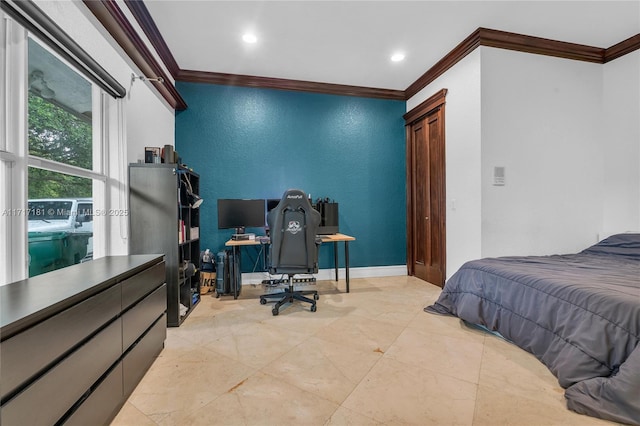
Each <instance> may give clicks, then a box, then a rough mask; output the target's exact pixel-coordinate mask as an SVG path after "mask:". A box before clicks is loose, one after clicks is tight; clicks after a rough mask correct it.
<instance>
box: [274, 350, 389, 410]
mask: <svg viewBox="0 0 640 426" xmlns="http://www.w3.org/2000/svg"><path fill="white" fill-rule="evenodd" d="M381 357H382V353H380V352H364V351H361V350H359V349H356V348H353V347H350V346H347V347H345V346H343V345H339V344H336V343H333V342H327V341H326V340H322V339H319V338H311V339H309V340H306V341H305V342H304V343H302V344H300V345H298V346H296V347H295V348H294V349H292V350H291V351H289V352H287V353H286V354H284V355H283V356H281V357H280V358H278V359H277V360H275V361H274V362H272V363H270V364H269V365H267V366H266V367H265V368H263V369H262V371H263V372H265V373H267V374H269V375H272V376H274V377H276V379H277V380H283V381H286V382H287V383H290V384H292V385H294V386H296V387H298V388H300V389H304V390H306V391H309V392H312V393H314V394H317V395H319V396H321V397H323V398H324V399H328V400H330V401H333V402H335V403H338V404H340V403H342V401H344V399H345V398H346V397H347V396H348V395H349V394H350V393H351V392H352V391H353V389H354V388H355V387H356V385H357V384H358V383H359V382H360V380H362V378H363V377H364V376H365V375H366V374H367V373H368V372H369V370H370V369H371V367H373V365H374V364H375V363H376V362H377V361H378V360H379V359H380V358H381Z"/></svg>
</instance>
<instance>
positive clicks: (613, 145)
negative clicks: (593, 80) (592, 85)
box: [601, 50, 640, 236]
mask: <svg viewBox="0 0 640 426" xmlns="http://www.w3.org/2000/svg"><path fill="white" fill-rule="evenodd" d="M603 117H604V132H603V139H602V144H603V146H604V147H605V150H604V156H603V163H604V164H603V167H604V205H603V224H602V231H601V232H602V235H603V236H608V235H610V234H613V233H616V232H624V231H636V232H638V231H640V50H636V51H635V52H632V53H629V54H627V55H625V56H623V57H621V58H618V59H616V60H614V61H612V62H609V63H606V64H605V65H604V115H603Z"/></svg>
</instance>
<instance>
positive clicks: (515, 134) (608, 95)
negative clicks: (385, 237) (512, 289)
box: [407, 47, 640, 277]
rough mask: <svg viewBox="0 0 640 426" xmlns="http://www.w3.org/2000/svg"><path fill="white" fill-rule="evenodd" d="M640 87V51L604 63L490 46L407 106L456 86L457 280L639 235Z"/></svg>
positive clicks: (451, 199) (449, 148)
mask: <svg viewBox="0 0 640 426" xmlns="http://www.w3.org/2000/svg"><path fill="white" fill-rule="evenodd" d="M639 79H640V52H638V51H637V52H634V53H632V54H628V55H625V56H624V57H622V58H619V59H617V60H615V61H613V62H611V63H608V64H605V65H602V64H592V63H586V62H581V61H572V60H568V59H561V58H553V57H547V56H541V55H533V54H527V53H522V52H516V51H508V50H503V49H495V48H490V47H481V48H479V49H476V50H475V51H474V52H473V53H471V54H470V55H469V56H467V57H466V58H464V59H463V60H462V61H461V62H459V63H458V64H456V65H454V66H453V67H452V68H451V69H450V70H448V71H447V72H446V73H445V74H444V75H442V76H440V77H439V78H438V79H436V80H435V81H434V82H432V83H431V84H429V85H428V86H427V87H425V88H424V89H423V90H421V91H420V92H419V93H418V94H416V95H415V96H414V97H412V98H411V99H410V100H409V101H407V111H410V110H411V109H412V108H415V107H416V106H417V105H418V104H419V103H420V102H422V101H423V100H425V99H427V98H428V97H429V96H431V95H432V94H433V93H435V92H436V91H438V90H440V89H442V88H447V89H449V93H448V95H447V98H446V116H445V132H446V135H445V140H446V179H447V183H446V189H447V194H446V199H447V218H446V220H447V266H446V267H447V277H450V276H451V275H452V274H453V273H454V272H455V271H456V270H457V269H458V268H459V267H460V266H461V265H462V263H464V262H465V261H467V260H472V259H476V258H479V257H487V256H502V255H537V254H541V255H542V254H553V253H569V252H575V251H579V250H581V249H583V248H585V247H587V246H589V245H591V244H593V243H595V242H596V241H597V240H598V238H604V237H606V236H608V235H611V234H613V233H616V232H624V231H628V230H635V231H638V230H640V124H639V120H638V117H640V81H639ZM495 166H503V167H505V170H506V185H505V186H494V185H493V168H494V167H495Z"/></svg>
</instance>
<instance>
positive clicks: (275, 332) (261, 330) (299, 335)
mask: <svg viewBox="0 0 640 426" xmlns="http://www.w3.org/2000/svg"><path fill="white" fill-rule="evenodd" d="M259 307H263V306H260V305H258V308H259ZM309 337H310V336H309V334H308V333H304V332H300V331H297V330H289V329H284V328H282V327H276V326H273V325H270V324H264V323H260V322H256V323H254V324H250V325H247V326H245V327H242V328H240V329H238V330H237V331H235V332H234V333H232V334H229V335H226V336H223V337H220V338H218V339H215V340H213V341H211V342H210V343H207V344H206V345H205V346H206V348H208V349H211V350H213V351H215V352H217V353H220V354H222V355H225V356H227V357H229V358H231V359H234V360H236V361H239V362H241V363H243V364H245V365H249V366H252V367H254V368H262V367H264V366H265V365H267V364H269V363H270V362H272V361H273V360H275V359H276V358H278V357H280V356H281V355H283V354H285V353H286V352H288V351H289V350H291V348H293V347H295V346H297V345H298V344H299V343H301V342H302V341H304V340H305V339H308V338H309Z"/></svg>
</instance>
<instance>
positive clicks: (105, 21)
mask: <svg viewBox="0 0 640 426" xmlns="http://www.w3.org/2000/svg"><path fill="white" fill-rule="evenodd" d="M82 1H83V3H84V5H85V6H86V7H87V8H88V9H89V10H90V11H91V13H93V15H94V16H95V17H96V18H97V19H98V21H100V23H101V24H102V25H103V26H104V28H105V29H106V30H107V31H108V32H109V34H111V36H112V37H113V38H114V40H115V41H116V42H117V43H118V44H119V45H120V47H122V49H123V50H124V51H125V53H126V54H127V55H128V56H129V58H131V60H132V61H133V63H134V64H136V66H137V67H138V68H140V70H141V71H142V73H143V74H144V76H145V77H148V78H154V77H162V79H163V80H164V82H162V83H161V82H158V81H151V82H150V83H151V84H153V86H154V87H155V88H156V89H157V90H158V92H159V93H160V95H162V97H163V98H164V99H165V100H166V101H167V102H168V103H169V105H171V107H172V108H174V109H176V110H184V109H186V108H187V104H186V102H185V101H184V99H182V97H181V96H180V94H179V93H178V91H177V90H176V88H175V87H174V86H173V84H171V79H170V78H169V76H167V75H166V73H165V72H164V70H163V68H162V67H161V66H160V64H159V63H158V62H157V61H156V59H155V58H154V56H153V54H152V53H151V51H150V50H149V49H148V48H147V46H146V44H145V43H144V41H142V39H141V38H140V36H139V35H138V33H137V32H136V30H135V29H134V28H133V26H132V25H131V23H130V22H129V20H128V19H127V17H126V16H125V15H124V14H123V13H122V10H121V9H120V7H119V6H118V5H117V4H116V2H115V0H82Z"/></svg>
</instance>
